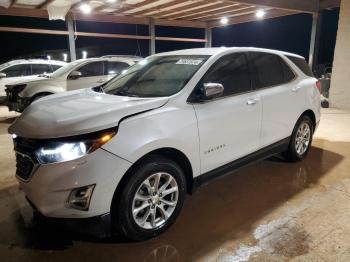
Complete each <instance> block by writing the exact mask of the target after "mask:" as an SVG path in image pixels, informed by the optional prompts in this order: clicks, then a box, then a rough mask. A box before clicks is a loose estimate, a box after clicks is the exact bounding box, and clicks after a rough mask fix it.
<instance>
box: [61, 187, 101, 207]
mask: <svg viewBox="0 0 350 262" xmlns="http://www.w3.org/2000/svg"><path fill="white" fill-rule="evenodd" d="M94 188H95V185H89V186H84V187H80V188H76V189H73V190H72V192H70V194H69V197H68V200H67V206H68V207H69V208H74V209H78V210H83V211H87V210H89V206H90V200H91V196H92V193H93V191H94Z"/></svg>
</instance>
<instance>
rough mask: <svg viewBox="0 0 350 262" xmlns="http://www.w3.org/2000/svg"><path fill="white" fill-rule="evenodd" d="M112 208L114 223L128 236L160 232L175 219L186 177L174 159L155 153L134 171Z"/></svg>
mask: <svg viewBox="0 0 350 262" xmlns="http://www.w3.org/2000/svg"><path fill="white" fill-rule="evenodd" d="M132 173H133V174H132V175H131V178H130V179H129V181H128V182H127V183H126V184H125V185H124V188H123V189H122V192H121V194H120V195H119V199H116V201H115V202H116V203H115V205H113V209H112V217H113V218H112V219H113V224H114V227H115V228H117V230H118V231H119V232H121V233H123V234H124V235H125V236H126V237H127V238H129V239H132V240H143V239H147V238H151V237H154V236H156V235H159V234H160V233H162V232H163V231H165V230H166V229H167V228H169V227H170V225H171V224H172V223H173V222H174V221H175V219H176V217H177V216H178V214H179V212H180V210H181V208H182V206H183V202H184V199H185V194H186V180H185V176H184V174H183V171H182V170H181V168H180V167H179V166H178V165H177V164H176V163H175V162H173V161H171V160H168V159H165V158H163V157H159V156H152V157H150V158H148V159H147V160H145V161H142V163H140V164H138V166H137V167H136V168H135V169H134V171H133V172H132Z"/></svg>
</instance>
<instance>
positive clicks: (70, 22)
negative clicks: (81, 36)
mask: <svg viewBox="0 0 350 262" xmlns="http://www.w3.org/2000/svg"><path fill="white" fill-rule="evenodd" d="M67 29H68V43H69V54H70V61H74V60H76V59H77V55H76V51H75V35H74V25H73V20H72V18H71V17H70V16H68V17H67Z"/></svg>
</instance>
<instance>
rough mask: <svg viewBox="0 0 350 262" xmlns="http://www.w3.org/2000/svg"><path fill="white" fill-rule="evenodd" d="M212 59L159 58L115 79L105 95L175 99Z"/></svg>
mask: <svg viewBox="0 0 350 262" xmlns="http://www.w3.org/2000/svg"><path fill="white" fill-rule="evenodd" d="M208 58H209V56H188V55H187V56H182V55H178V56H155V57H150V58H147V59H144V60H142V61H140V62H139V63H138V64H136V65H134V66H132V67H130V68H129V69H127V70H125V71H123V72H122V73H121V74H120V75H119V76H117V77H115V78H114V79H112V80H111V81H110V82H109V83H108V84H106V86H104V88H103V91H104V92H105V93H107V94H111V95H119V96H136V97H162V96H171V95H173V94H176V93H177V92H179V91H180V90H181V89H182V88H183V87H184V86H185V85H186V84H187V82H188V81H189V80H190V79H191V77H192V76H193V75H194V73H195V72H197V70H198V69H199V68H200V67H201V66H202V65H203V64H204V62H205V61H206V60H207V59H208Z"/></svg>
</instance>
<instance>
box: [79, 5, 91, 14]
mask: <svg viewBox="0 0 350 262" xmlns="http://www.w3.org/2000/svg"><path fill="white" fill-rule="evenodd" d="M80 10H81V11H82V12H83V13H84V14H90V13H91V6H90V5H88V4H82V5H81V6H80Z"/></svg>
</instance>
